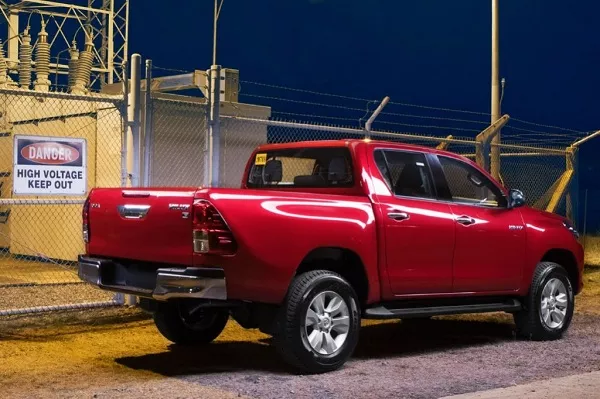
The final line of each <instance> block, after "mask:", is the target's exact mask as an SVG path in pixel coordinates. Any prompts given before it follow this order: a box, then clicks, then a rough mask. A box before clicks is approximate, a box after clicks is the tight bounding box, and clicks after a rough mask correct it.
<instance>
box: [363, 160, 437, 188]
mask: <svg viewBox="0 0 600 399" xmlns="http://www.w3.org/2000/svg"><path fill="white" fill-rule="evenodd" d="M374 156H375V163H376V165H377V167H378V168H379V171H380V172H381V174H382V176H383V177H384V179H385V181H386V184H387V185H388V187H389V189H390V191H392V193H394V195H397V196H403V197H419V198H434V197H435V193H434V190H433V184H432V179H431V174H430V172H429V168H428V166H427V161H426V159H425V155H424V154H422V153H417V152H404V151H395V150H377V151H375V153H374Z"/></svg>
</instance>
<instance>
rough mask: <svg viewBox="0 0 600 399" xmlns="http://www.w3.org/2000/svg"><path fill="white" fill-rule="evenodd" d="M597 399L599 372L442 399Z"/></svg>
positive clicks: (599, 386) (557, 365) (599, 380)
mask: <svg viewBox="0 0 600 399" xmlns="http://www.w3.org/2000/svg"><path fill="white" fill-rule="evenodd" d="M552 367H560V363H556V365H553V366H552ZM598 397H600V371H594V372H590V373H585V374H577V375H572V376H568V377H561V378H554V379H550V380H542V381H536V382H532V383H529V384H523V385H515V386H512V387H508V388H499V389H491V390H488V391H480V392H473V393H468V394H462V395H454V396H446V397H444V398H442V399H494V398H502V399H521V398H528V399H554V398H556V399H563V398H578V399H588V398H589V399H592V398H598Z"/></svg>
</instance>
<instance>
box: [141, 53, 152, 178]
mask: <svg viewBox="0 0 600 399" xmlns="http://www.w3.org/2000/svg"><path fill="white" fill-rule="evenodd" d="M144 99H145V101H144V179H143V185H144V186H146V187H147V186H150V185H151V184H152V181H151V180H152V179H151V176H152V173H151V168H152V160H151V158H152V143H153V135H152V133H153V132H152V60H146V92H145V96H144Z"/></svg>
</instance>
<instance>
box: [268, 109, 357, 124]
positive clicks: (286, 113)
mask: <svg viewBox="0 0 600 399" xmlns="http://www.w3.org/2000/svg"><path fill="white" fill-rule="evenodd" d="M271 113H272V114H277V115H290V116H302V117H308V118H319V119H332V120H344V121H352V122H357V121H359V120H358V119H355V118H344V117H341V116H326V115H312V114H301V113H297V112H283V111H271Z"/></svg>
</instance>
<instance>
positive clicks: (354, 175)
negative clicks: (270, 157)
mask: <svg viewBox="0 0 600 399" xmlns="http://www.w3.org/2000/svg"><path fill="white" fill-rule="evenodd" d="M307 149H310V150H315V149H316V150H331V149H334V150H342V151H344V152H345V154H344V158H346V160H347V161H348V164H349V166H350V169H351V171H352V173H351V174H350V176H351V178H352V181H351V183H346V184H344V185H325V186H312V185H311V186H296V185H294V184H284V185H278V184H266V185H263V186H258V185H256V184H255V183H251V182H250V181H249V180H250V177H251V176H252V170H253V168H254V167H256V166H263V167H264V165H256V164H255V157H256V154H258V153H263V152H265V153H269V152H278V151H281V152H285V151H303V150H307ZM346 155H347V157H346ZM276 157H277V156H276ZM289 158H294V157H289ZM296 158H301V157H296ZM248 162H249V167H248V169H247V173H246V174H245V179H244V187H245V188H248V189H252V190H265V189H267V190H271V189H273V190H277V189H282V188H283V189H286V190H299V191H301V190H303V189H304V190H306V189H309V190H317V189H327V190H329V189H346V190H347V189H352V188H355V187H356V186H357V184H358V182H359V180H358V179H357V176H358V175H357V171H356V166H357V165H356V164H355V161H354V158H353V152H352V149H351V148H349V147H348V146H343V145H327V146H319V147H308V148H285V147H284V148H280V149H279V148H278V149H266V150H256V151H253V152H252V155H251V158H250V159H249V160H248Z"/></svg>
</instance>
